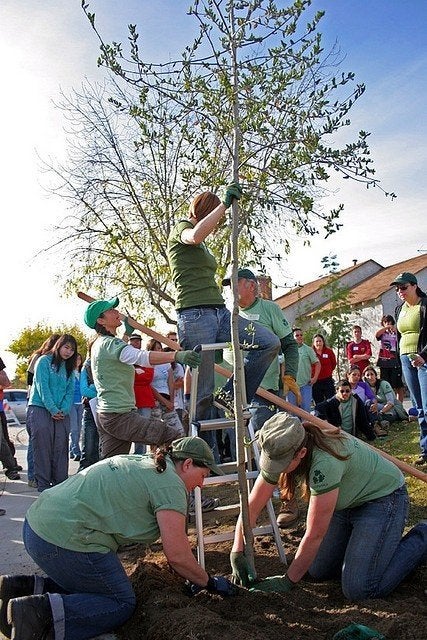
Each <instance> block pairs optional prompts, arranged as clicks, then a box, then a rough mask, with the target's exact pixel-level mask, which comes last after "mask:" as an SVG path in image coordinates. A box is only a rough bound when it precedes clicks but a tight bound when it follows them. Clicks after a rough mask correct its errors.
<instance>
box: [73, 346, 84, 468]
mask: <svg viewBox="0 0 427 640" xmlns="http://www.w3.org/2000/svg"><path fill="white" fill-rule="evenodd" d="M82 366H83V359H82V357H81V355H80V353H78V354H77V360H76V368H75V369H74V376H75V382H74V398H73V404H72V405H71V411H70V458H71V460H75V461H76V462H80V460H81V457H82V452H81V449H80V433H81V430H82V417H83V405H82V392H81V391H80V372H81V370H82Z"/></svg>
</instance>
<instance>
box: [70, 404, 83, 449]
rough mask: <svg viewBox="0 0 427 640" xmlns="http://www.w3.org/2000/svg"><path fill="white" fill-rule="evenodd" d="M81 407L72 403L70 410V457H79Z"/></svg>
mask: <svg viewBox="0 0 427 640" xmlns="http://www.w3.org/2000/svg"><path fill="white" fill-rule="evenodd" d="M82 413H83V405H82V403H81V402H80V403H79V404H77V403H74V404H72V405H71V409H70V456H81V454H82V452H81V450H80V432H81V430H82Z"/></svg>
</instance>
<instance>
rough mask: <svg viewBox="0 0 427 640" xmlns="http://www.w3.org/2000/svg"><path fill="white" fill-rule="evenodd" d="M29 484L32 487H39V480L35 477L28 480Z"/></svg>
mask: <svg viewBox="0 0 427 640" xmlns="http://www.w3.org/2000/svg"><path fill="white" fill-rule="evenodd" d="M27 484H28V486H29V487H31V489H37V480H36V479H35V478H34V480H28V482H27Z"/></svg>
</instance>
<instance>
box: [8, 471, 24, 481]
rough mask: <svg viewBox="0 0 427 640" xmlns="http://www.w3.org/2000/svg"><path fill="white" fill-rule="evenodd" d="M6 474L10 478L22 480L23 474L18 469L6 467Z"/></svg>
mask: <svg viewBox="0 0 427 640" xmlns="http://www.w3.org/2000/svg"><path fill="white" fill-rule="evenodd" d="M5 475H6V477H7V478H9V480H20V479H21V476H20V475H19V473H18V472H17V470H16V469H6V471H5Z"/></svg>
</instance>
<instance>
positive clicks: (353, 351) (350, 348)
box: [347, 340, 372, 373]
mask: <svg viewBox="0 0 427 640" xmlns="http://www.w3.org/2000/svg"><path fill="white" fill-rule="evenodd" d="M364 355H366V358H364V359H363V360H359V359H358V360H355V361H354V362H352V361H351V358H353V356H364ZM371 355H372V349H371V343H370V342H369V340H361V341H360V342H354V341H352V342H349V343H348V345H347V359H348V361H349V363H350V364H355V365H357V366H358V367H359V369H360V371H361V372H362V373H363V370H364V369H365V368H366V367H368V366H369V365H370V364H371V363H370V362H369V358H370V357H371Z"/></svg>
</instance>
